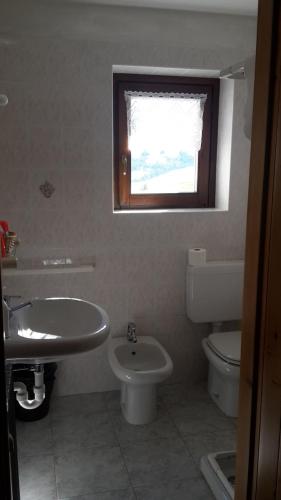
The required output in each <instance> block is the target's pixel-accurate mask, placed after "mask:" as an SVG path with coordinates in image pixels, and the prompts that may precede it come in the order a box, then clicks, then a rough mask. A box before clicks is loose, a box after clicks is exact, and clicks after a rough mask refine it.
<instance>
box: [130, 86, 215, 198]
mask: <svg viewBox="0 0 281 500" xmlns="http://www.w3.org/2000/svg"><path fill="white" fill-rule="evenodd" d="M134 94H136V93H129V92H126V93H125V98H126V102H127V114H128V116H127V119H128V147H129V150H130V152H131V193H132V194H153V193H196V192H197V169H198V151H199V150H200V147H201V139H202V124H203V120H202V118H203V111H204V104H205V100H206V96H205V95H197V96H196V95H188V94H182V95H181V96H180V95H177V94H168V93H167V94H149V95H148V94H147V93H139V94H138V95H134Z"/></svg>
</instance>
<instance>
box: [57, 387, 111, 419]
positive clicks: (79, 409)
mask: <svg viewBox="0 0 281 500" xmlns="http://www.w3.org/2000/svg"><path fill="white" fill-rule="evenodd" d="M106 410H107V407H106V399H105V394H104V393H103V392H95V393H92V394H74V395H73V396H63V397H57V398H54V399H53V400H52V406H51V412H50V414H51V417H65V416H66V415H85V414H87V413H98V412H100V411H106Z"/></svg>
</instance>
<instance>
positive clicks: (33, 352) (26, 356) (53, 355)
mask: <svg viewBox="0 0 281 500" xmlns="http://www.w3.org/2000/svg"><path fill="white" fill-rule="evenodd" d="M31 302H32V305H31V306H29V307H24V308H23V309H19V310H18V311H15V312H14V313H13V314H12V318H11V319H10V321H9V336H8V338H7V339H5V354H6V360H7V361H9V362H11V363H27V364H34V363H48V362H52V361H59V360H61V359H63V358H65V357H67V356H70V355H73V354H79V353H83V352H87V351H91V350H92V349H95V348H96V347H98V346H99V345H100V344H102V343H103V342H104V341H105V340H106V338H107V336H108V333H109V318H108V316H107V313H106V312H105V311H104V310H103V309H102V308H101V307H99V306H97V305H96V304H92V303H91V302H86V301H84V300H80V299H73V298H47V299H34V300H32V301H31Z"/></svg>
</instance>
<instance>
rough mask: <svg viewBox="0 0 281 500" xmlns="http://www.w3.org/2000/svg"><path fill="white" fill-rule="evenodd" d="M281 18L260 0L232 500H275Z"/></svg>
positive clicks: (276, 4) (280, 395)
mask: <svg viewBox="0 0 281 500" xmlns="http://www.w3.org/2000/svg"><path fill="white" fill-rule="evenodd" d="M280 12H281V6H280V1H279V0H260V1H259V11H258V30H257V50H256V73H255V90H254V106H253V128H252V138H251V139H252V140H251V162H250V181H249V198H248V215H247V236H246V256H245V280H244V306H243V322H242V350H241V375H240V401H239V421H238V446H237V462H236V487H235V500H246V499H247V500H248V499H249V500H250V499H251V500H254V499H256V500H264V499H266V500H273V499H274V498H277V497H276V485H277V478H278V460H279V473H280V468H281V467H280V458H279V449H280V448H279V442H280V414H281V389H280V388H279V389H280V390H276V380H275V381H274V379H273V373H272V369H271V368H272V367H273V366H274V367H275V374H276V371H278V370H277V369H276V366H277V365H278V361H279V366H281V348H280V346H279V342H280V339H279V332H278V330H277V327H278V326H279V325H280V326H281V304H280V305H279V308H276V303H277V300H278V299H279V301H280V290H279V288H277V282H276V280H277V279H278V277H279V280H280V281H281V268H280V264H279V263H278V259H277V258H276V251H274V247H275V246H276V244H277V243H279V240H280V235H279V234H278V225H277V224H276V221H277V220H278V221H279V223H281V206H280V205H278V203H277V198H276V196H277V193H278V190H277V187H278V186H279V184H278V182H280V181H281V171H280V163H279V162H280V156H278V155H279V154H280V147H281V139H280V119H281V117H280V109H281V108H280V106H281V100H280V90H281V88H280V85H281V83H280V44H281V22H280V21H281V18H280ZM278 136H279V137H278ZM279 187H280V186H279ZM279 196H280V197H281V191H280V190H279ZM273 221H275V224H273ZM279 233H280V231H279ZM280 248H281V242H280V245H279V250H280ZM280 255H281V252H280ZM272 301H274V306H275V310H273V307H271V302H272ZM273 316H274V317H275V321H274V324H273V321H272V319H273ZM277 317H278V321H279V324H278V321H277ZM274 329H275V330H274ZM276 332H277V333H276ZM275 337H276V338H275ZM269 346H270V347H269ZM273 346H274V347H273ZM270 349H271V352H270ZM273 352H276V355H275V356H273ZM270 367H271V368H270ZM270 372H271V373H270ZM274 404H275V405H276V404H277V405H278V408H277V407H274ZM272 426H273V428H272ZM269 428H270V429H271V430H270V432H268V429H269ZM267 443H268V444H269V443H270V447H269V446H268V444H267Z"/></svg>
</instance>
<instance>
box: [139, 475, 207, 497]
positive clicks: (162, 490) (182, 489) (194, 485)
mask: <svg viewBox="0 0 281 500" xmlns="http://www.w3.org/2000/svg"><path fill="white" fill-rule="evenodd" d="M135 492H136V495H137V500H213V499H214V497H213V495H212V494H211V492H210V490H209V488H208V486H207V484H206V483H205V481H204V480H203V479H201V478H196V479H189V480H185V481H171V482H168V483H163V484H162V485H160V486H152V487H145V488H143V487H142V488H135Z"/></svg>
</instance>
